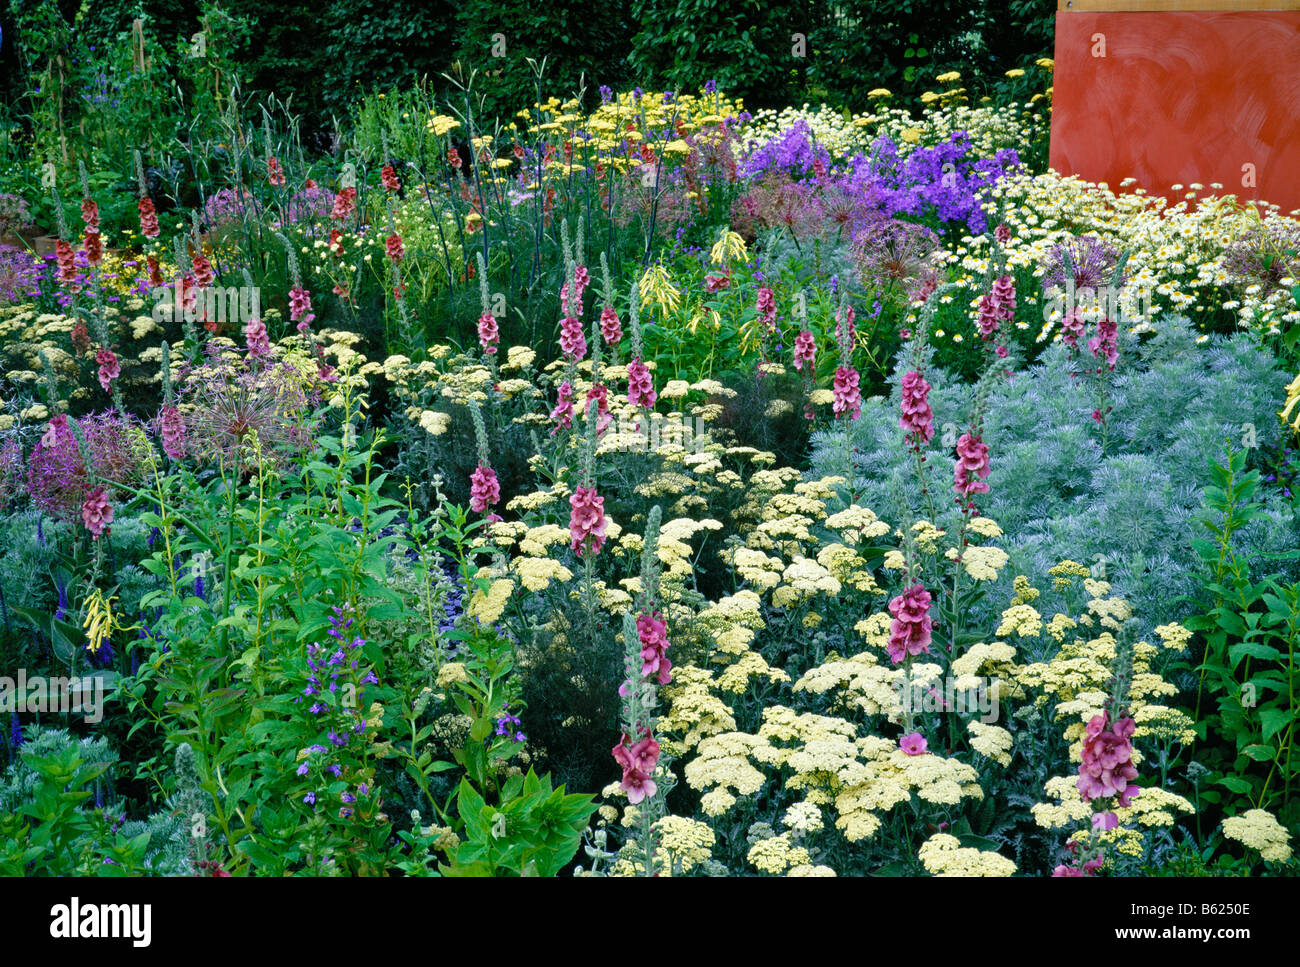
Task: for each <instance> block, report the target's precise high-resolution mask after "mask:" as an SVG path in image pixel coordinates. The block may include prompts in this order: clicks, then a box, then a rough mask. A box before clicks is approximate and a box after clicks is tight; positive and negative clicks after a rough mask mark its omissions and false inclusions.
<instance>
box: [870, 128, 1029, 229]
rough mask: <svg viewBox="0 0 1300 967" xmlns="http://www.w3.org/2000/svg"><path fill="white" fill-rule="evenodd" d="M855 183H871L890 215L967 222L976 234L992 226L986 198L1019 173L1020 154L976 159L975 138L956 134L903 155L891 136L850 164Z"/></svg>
mask: <svg viewBox="0 0 1300 967" xmlns="http://www.w3.org/2000/svg"><path fill="white" fill-rule="evenodd" d="M850 166H851V169H852V172H853V174H852V177H853V178H854V179H864V178H869V179H872V180H874V181H875V182H876V184H877V187H878V188H879V189H880V191H881V193H882V195H883V196H884V208H885V211H886V213H887V214H889V215H910V216H913V217H925V216H927V215H931V214H933V215H934V216H935V217H936V218H937V219H938V220H939V221H940V222H942V223H944V224H945V225H946V224H950V223H958V222H959V223H963V224H964V225H965V227H966V228H967V229H968V230H969V231H970V232H971V233H972V234H975V235H979V234H982V233H983V232H984V231H985V229H986V228H987V225H988V222H987V218H986V216H985V213H984V209H983V204H982V203H983V198H984V195H985V194H986V193H987V191H988V190H989V189H990V188H992V187H993V186H994V185H995V184H997V182H998V181H1000V180H1001V179H1002V178H1003V177H1004V176H1005V175H1007V174H1009V173H1011V172H1013V171H1015V170H1017V169H1019V168H1020V166H1021V163H1020V155H1019V154H1017V152H1016V151H1014V150H1013V149H1011V148H1003V149H1001V150H1000V151H998V152H997V153H995V154H994V155H993V157H992V158H978V157H976V156H975V155H974V153H973V150H972V145H971V140H970V136H969V135H968V134H967V133H966V132H965V131H954V132H953V134H952V135H951V136H950V137H949V138H948V140H947V141H944V142H941V143H939V144H936V145H932V146H929V147H921V148H916V149H915V150H913V151H912V152H910V153H909V154H907V155H901V154H900V153H899V150H898V146H897V145H896V144H894V142H893V141H891V140H890V139H889V138H887V137H880V138H877V139H876V141H875V142H874V143H873V144H872V146H871V150H870V152H869V153H868V154H865V155H858V156H856V157H855V158H853V159H852V160H851V161H850Z"/></svg>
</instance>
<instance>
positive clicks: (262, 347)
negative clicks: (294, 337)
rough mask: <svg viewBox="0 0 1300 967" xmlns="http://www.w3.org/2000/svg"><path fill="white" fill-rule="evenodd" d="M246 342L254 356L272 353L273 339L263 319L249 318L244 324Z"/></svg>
mask: <svg viewBox="0 0 1300 967" xmlns="http://www.w3.org/2000/svg"><path fill="white" fill-rule="evenodd" d="M244 344H245V345H246V346H248V352H249V354H250V355H252V356H269V355H271V339H270V336H269V335H268V334H267V332H266V323H264V322H263V321H262V320H261V319H249V320H248V325H246V326H244Z"/></svg>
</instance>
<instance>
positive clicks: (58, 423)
mask: <svg viewBox="0 0 1300 967" xmlns="http://www.w3.org/2000/svg"><path fill="white" fill-rule="evenodd" d="M70 432H72V431H71V430H70V429H69V427H68V417H67V414H66V413H60V414H58V415H57V416H55V417H54V418H52V419H51V420H50V425H49V426H47V427H46V428H45V432H44V433H43V434H42V435H41V446H43V447H45V448H46V449H47V450H49V449H53V448H54V446H55V445H56V444H57V443H58V442H59V438H60V437H61V436H63V434H65V433H70Z"/></svg>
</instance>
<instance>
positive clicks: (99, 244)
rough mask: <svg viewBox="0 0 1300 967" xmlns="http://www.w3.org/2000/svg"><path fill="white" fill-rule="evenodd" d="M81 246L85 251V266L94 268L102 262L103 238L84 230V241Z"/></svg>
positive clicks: (97, 233) (96, 233)
mask: <svg viewBox="0 0 1300 967" xmlns="http://www.w3.org/2000/svg"><path fill="white" fill-rule="evenodd" d="M82 244H83V247H84V248H85V250H86V264H87V265H90V266H95V265H99V264H100V263H102V262H103V261H104V237H103V236H102V235H100V234H99V232H92V231H91V230H90V229H86V236H85V241H84V242H83V243H82Z"/></svg>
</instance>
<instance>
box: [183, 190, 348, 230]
mask: <svg viewBox="0 0 1300 967" xmlns="http://www.w3.org/2000/svg"><path fill="white" fill-rule="evenodd" d="M330 202H331V204H333V198H332V197H331V199H330ZM257 211H258V209H257V200H256V199H255V198H254V197H253V196H252V195H251V194H249V192H248V191H247V189H245V188H240V189H239V190H238V191H236V190H235V189H233V188H222V189H221V190H220V191H216V192H213V193H212V194H211V195H209V196H208V200H207V201H206V202H204V204H203V214H204V216H205V220H206V221H207V223H208V226H209V227H210V228H221V227H222V226H225V225H231V224H233V223H235V222H237V221H240V220H241V219H243V218H245V217H254V216H256V215H257ZM291 220H292V219H291Z"/></svg>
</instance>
